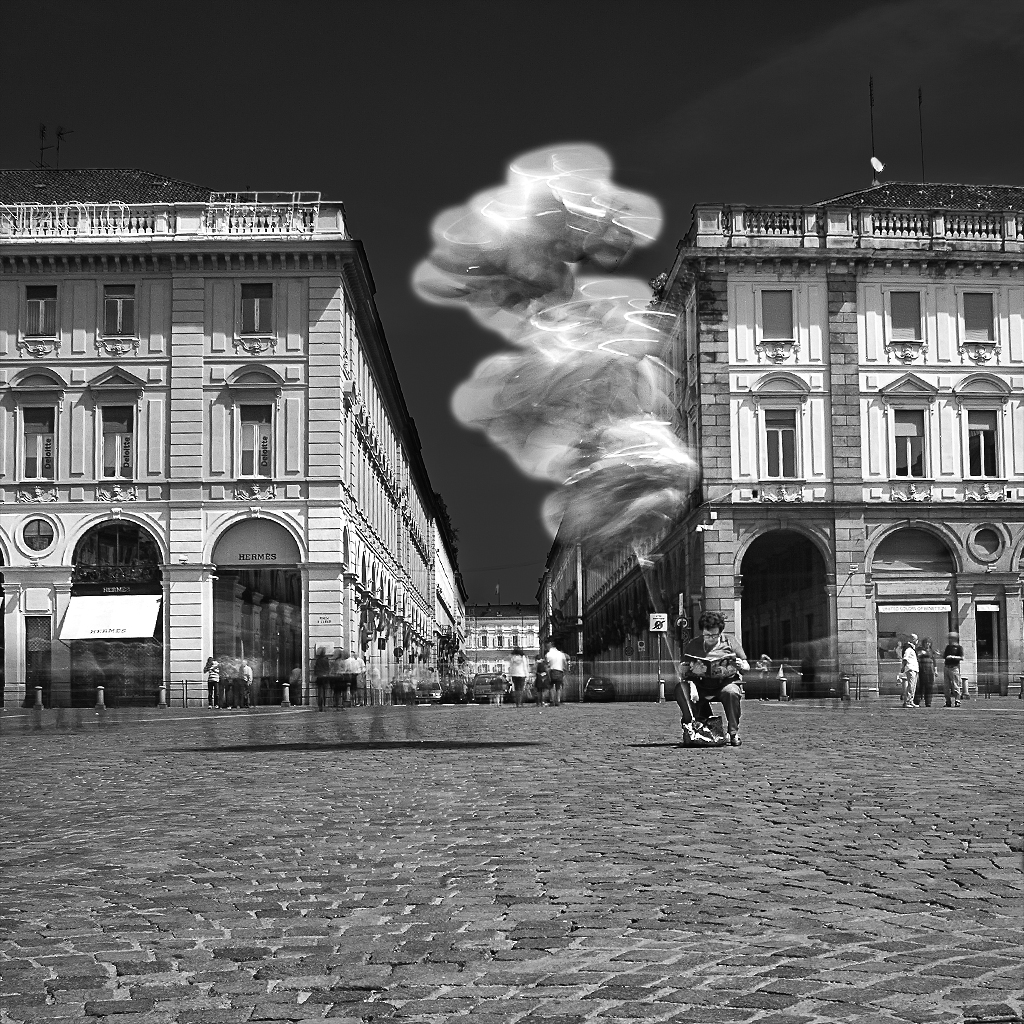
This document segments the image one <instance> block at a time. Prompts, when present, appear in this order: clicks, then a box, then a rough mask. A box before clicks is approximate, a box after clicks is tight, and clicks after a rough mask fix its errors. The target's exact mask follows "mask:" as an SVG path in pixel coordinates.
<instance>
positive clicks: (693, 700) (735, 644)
mask: <svg viewBox="0 0 1024 1024" xmlns="http://www.w3.org/2000/svg"><path fill="white" fill-rule="evenodd" d="M697 628H698V629H699V630H700V636H696V637H694V638H693V639H692V640H691V641H690V642H689V643H687V644H686V646H685V647H684V648H683V652H682V653H683V664H682V665H681V666H680V667H681V670H682V671H683V673H684V674H683V679H682V680H681V681H680V682H679V684H678V685H677V686H676V703H677V704H678V705H679V709H680V711H681V712H682V721H681V724H682V725H683V727H684V728H685V726H686V725H688V724H689V723H690V722H691V721H692V720H694V719H696V720H697V721H706V720H707V719H709V718H711V717H712V716H711V701H713V700H717V701H720V702H721V704H722V707H723V708H724V709H725V718H726V721H727V722H728V725H729V742H730V743H731V744H732V746H734V747H738V746H740V745H741V744H742V743H743V741H742V740H741V739H740V714H741V708H742V701H743V691H742V690H741V689H740V683H741V682H742V681H743V677H742V675H741V674H740V673H741V672H748V671H749V670H750V664H749V662H748V661H747V656H746V654H745V653H744V650H743V648H742V647H741V646H740V644H739V641H738V640H736V639H735V638H734V637H731V636H728V635H727V634H726V632H725V619H724V617H723V616H721V615H719V614H718V612H704V613H703V614H702V615H701V617H700V618H699V619H698V620H697ZM687 655H693V656H694V657H695V658H700V659H711V663H710V664H707V665H706V664H705V663H704V661H703V660H702V661H695V660H693V661H691V660H689V659H687V658H686V656H687ZM716 660H717V661H720V662H721V663H722V665H721V667H720V668H716V667H715V664H714V662H715V661H716ZM684 686H685V687H687V692H686V693H684V692H683V687H684ZM687 695H688V696H689V701H687V700H686V696H687ZM691 707H692V711H691Z"/></svg>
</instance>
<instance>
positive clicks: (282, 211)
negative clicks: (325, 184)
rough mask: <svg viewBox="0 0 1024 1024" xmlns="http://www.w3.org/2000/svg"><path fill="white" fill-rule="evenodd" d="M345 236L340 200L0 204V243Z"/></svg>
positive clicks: (217, 198)
mask: <svg viewBox="0 0 1024 1024" xmlns="http://www.w3.org/2000/svg"><path fill="white" fill-rule="evenodd" d="M318 235H330V236H334V237H340V238H347V237H348V233H347V231H346V226H345V213H344V209H343V208H342V206H341V204H340V203H321V202H320V201H319V199H313V200H311V199H306V198H303V199H301V200H300V199H296V200H295V201H281V202H263V201H260V200H259V199H258V197H256V198H255V200H254V201H245V200H244V199H243V200H240V201H239V200H231V199H221V198H220V197H218V196H214V198H213V200H212V201H211V202H209V203H166V204H150V205H145V206H130V205H123V204H120V203H108V204H88V203H68V204H61V205H43V204H34V203H20V204H17V205H0V243H3V242H12V241H23V240H25V239H31V240H32V241H45V240H55V241H58V240H59V241H63V240H72V239H73V240H75V241H90V240H97V241H111V240H118V241H132V240H136V239H146V240H157V239H169V240H170V239H177V240H181V239H189V240H192V239H201V238H220V239H222V238H224V237H225V236H231V237H237V238H254V237H267V236H270V237H275V236H276V237H282V238H294V237H305V238H308V237H313V236H318Z"/></svg>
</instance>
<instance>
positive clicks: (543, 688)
mask: <svg viewBox="0 0 1024 1024" xmlns="http://www.w3.org/2000/svg"><path fill="white" fill-rule="evenodd" d="M568 667H569V656H568V655H567V654H566V653H565V652H564V651H560V650H559V649H558V647H557V646H556V645H555V644H554V643H553V642H551V641H549V642H548V644H547V648H546V650H545V653H544V654H541V655H539V656H538V657H537V659H536V661H535V662H534V664H533V665H532V666H531V665H530V660H529V658H527V657H526V652H525V651H524V650H523V649H522V647H518V646H516V647H513V648H512V657H511V658H510V659H509V665H508V674H509V677H510V678H511V680H512V693H513V696H514V698H515V702H516V707H517V708H521V707H522V706H523V699H524V697H525V693H526V680H527V678H529V677H530V676H532V677H533V697H534V700H535V701H536V703H537V707H538V708H540V707H543V706H544V703H545V700H547V702H548V703H550V705H551V706H552V707H553V708H557V707H558V706H559V704H561V703H562V685H563V683H564V682H565V673H566V670H567V669H568Z"/></svg>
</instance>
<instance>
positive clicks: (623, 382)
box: [413, 145, 696, 555]
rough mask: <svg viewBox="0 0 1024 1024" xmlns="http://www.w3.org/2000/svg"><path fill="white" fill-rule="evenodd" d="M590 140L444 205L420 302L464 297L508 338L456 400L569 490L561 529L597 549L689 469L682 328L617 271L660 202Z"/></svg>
mask: <svg viewBox="0 0 1024 1024" xmlns="http://www.w3.org/2000/svg"><path fill="white" fill-rule="evenodd" d="M611 173H612V166H611V161H610V160H609V159H608V156H607V155H606V154H605V153H604V152H603V151H602V150H601V149H599V148H597V147H596V146H591V145H566V146H555V147H551V148H546V149H540V150H536V151H534V152H531V153H527V154H525V155H523V156H521V157H519V158H517V159H516V160H515V161H514V162H513V163H512V165H511V167H510V168H509V173H508V177H507V179H506V182H505V184H504V185H503V186H501V187H498V188H494V189H489V190H487V191H485V192H481V193H479V194H477V195H476V196H474V197H473V198H472V199H470V201H469V202H468V203H466V204H465V205H464V206H459V207H454V208H452V209H449V210H445V211H444V212H443V213H441V214H440V215H439V216H438V217H437V219H436V220H435V221H434V224H433V229H432V230H433V238H434V249H433V251H432V252H431V254H430V256H429V257H428V258H427V259H426V260H424V261H423V262H422V263H420V265H419V266H418V267H417V269H416V272H415V274H414V277H413V286H414V288H415V290H416V292H417V293H418V294H419V295H420V297H421V298H423V299H426V300H427V301H430V302H436V303H441V304H445V305H459V306H464V307H465V308H467V309H468V310H469V311H470V312H471V313H472V314H473V315H474V316H475V317H476V318H477V319H478V320H479V321H480V322H481V323H482V324H484V325H486V326H487V327H489V328H491V329H493V330H495V331H497V332H498V333H499V334H501V335H502V336H503V337H504V338H505V339H506V340H507V341H508V342H510V343H511V344H512V345H513V346H515V349H514V351H511V352H507V353H502V354H499V355H495V356H492V357H490V358H487V359H484V360H483V361H482V362H481V363H480V364H479V365H478V366H477V368H476V370H475V372H474V374H473V376H472V377H471V378H470V379H469V380H468V381H466V382H465V383H463V384H462V385H461V386H460V387H459V388H458V389H457V390H456V392H455V395H454V397H453V401H452V407H453V410H454V412H455V415H456V416H457V417H458V418H459V420H461V421H462V422H463V423H464V424H466V425H467V426H470V427H475V428H478V429H481V430H483V431H485V432H486V433H487V435H488V436H489V437H490V439H491V440H492V441H493V442H494V443H495V444H496V445H497V446H498V447H500V448H502V449H503V450H504V451H506V452H507V453H508V454H509V455H510V456H511V457H512V459H513V460H514V461H515V463H516V464H517V465H518V466H519V467H520V468H521V469H522V470H523V472H524V473H527V474H529V475H530V476H534V477H538V478H542V479H546V480H551V481H554V482H556V483H558V484H560V485H561V487H560V488H559V490H557V491H556V492H554V493H553V494H551V495H550V496H549V498H548V499H547V500H546V502H545V504H544V520H545V523H546V525H547V527H548V529H549V531H550V532H551V534H552V536H554V534H555V532H556V530H558V528H559V525H561V531H562V536H563V537H564V538H565V539H567V540H569V541H576V540H580V541H586V543H587V549H588V551H589V552H590V553H591V554H593V555H599V554H601V553H603V552H606V551H608V550H609V549H611V548H613V547H615V546H616V545H618V544H620V543H625V542H627V541H630V540H635V539H636V538H637V537H638V536H642V535H644V534H648V533H651V532H653V531H654V530H656V529H657V528H658V527H659V526H661V525H663V524H664V523H666V522H667V521H668V520H669V519H671V518H672V517H673V516H674V514H675V512H676V510H677V509H678V508H679V506H680V504H681V502H682V501H683V499H684V497H685V495H686V494H687V492H688V491H689V490H690V489H691V488H692V486H693V483H694V479H695V477H696V465H695V462H694V460H693V459H692V458H691V457H690V455H689V453H688V452H687V451H686V449H685V447H684V445H683V444H682V442H681V441H680V440H679V438H678V437H677V436H676V435H675V433H674V432H673V430H672V426H671V418H672V399H671V394H672V383H673V376H674V375H673V372H672V370H671V369H670V367H669V366H668V364H667V363H666V362H665V355H666V354H667V351H668V347H669V345H670V344H671V342H670V336H671V331H672V326H673V323H674V319H675V318H674V316H672V315H671V314H668V313H665V312H660V311H656V310H652V309H650V308H648V306H649V302H650V297H651V293H650V289H649V287H648V286H646V285H645V284H644V283H643V282H642V281H640V280H638V279H635V278H613V277H611V276H609V272H610V271H613V270H615V269H616V268H617V267H618V266H619V265H620V264H621V263H622V262H623V260H625V259H626V258H627V257H628V256H629V254H630V253H631V252H632V251H633V249H634V248H636V247H638V246H644V245H648V244H650V243H651V242H652V241H653V240H654V239H655V237H656V236H657V234H658V231H659V230H660V228H661V210H660V208H659V206H658V204H657V202H656V201H655V200H654V199H652V198H651V197H649V196H646V195H643V194H642V193H639V192H631V191H629V190H627V189H624V188H622V187H620V186H618V185H616V184H614V183H613V182H612V180H611Z"/></svg>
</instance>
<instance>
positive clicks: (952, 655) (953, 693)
mask: <svg viewBox="0 0 1024 1024" xmlns="http://www.w3.org/2000/svg"><path fill="white" fill-rule="evenodd" d="M963 660H964V649H963V648H962V647H961V646H960V634H959V633H956V632H954V631H952V630H951V631H950V633H949V636H948V643H947V644H946V649H945V650H944V651H943V652H942V661H943V665H942V688H943V690H944V691H945V694H946V707H947V708H949V707H957V708H958V707H960V693H961V683H962V680H961V678H960V663H961V662H962V661H963ZM965 699H966V698H965Z"/></svg>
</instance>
